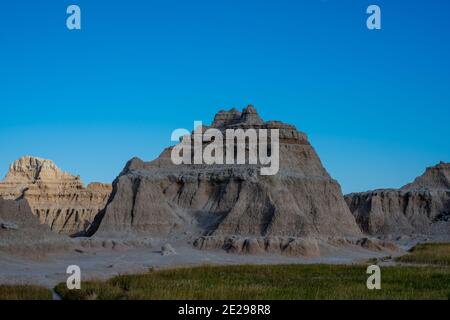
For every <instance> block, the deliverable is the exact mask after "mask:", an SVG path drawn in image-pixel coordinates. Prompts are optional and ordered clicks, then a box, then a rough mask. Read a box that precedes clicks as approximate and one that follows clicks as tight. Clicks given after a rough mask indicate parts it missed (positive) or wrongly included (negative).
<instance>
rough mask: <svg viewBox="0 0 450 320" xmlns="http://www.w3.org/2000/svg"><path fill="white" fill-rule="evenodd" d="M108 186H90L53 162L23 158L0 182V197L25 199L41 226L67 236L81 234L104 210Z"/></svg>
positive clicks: (109, 188) (108, 191)
mask: <svg viewBox="0 0 450 320" xmlns="http://www.w3.org/2000/svg"><path fill="white" fill-rule="evenodd" d="M110 192H111V186H110V185H107V184H101V183H92V184H89V185H88V186H87V187H84V185H83V182H82V181H81V179H80V177H78V176H73V175H71V174H69V173H67V172H63V171H61V170H60V169H59V168H58V167H57V166H56V165H55V164H54V163H53V162H52V161H50V160H47V159H41V158H36V157H30V156H25V157H22V158H20V159H19V160H17V161H15V162H14V163H13V164H12V165H11V166H10V168H9V171H8V173H7V175H6V177H5V179H4V180H3V181H2V182H0V198H3V199H9V200H18V199H25V200H26V201H27V202H28V203H29V205H30V207H31V210H32V213H33V214H34V215H35V216H37V217H38V219H39V221H40V223H41V224H47V225H48V226H49V227H50V229H51V230H53V231H56V232H58V233H62V234H67V235H77V234H78V235H79V234H83V233H84V232H85V231H86V230H87V229H88V228H89V227H90V224H91V223H92V221H93V219H94V217H95V216H96V215H97V214H98V212H99V211H100V210H101V209H103V208H104V206H105V205H106V202H107V200H108V197H109V195H110Z"/></svg>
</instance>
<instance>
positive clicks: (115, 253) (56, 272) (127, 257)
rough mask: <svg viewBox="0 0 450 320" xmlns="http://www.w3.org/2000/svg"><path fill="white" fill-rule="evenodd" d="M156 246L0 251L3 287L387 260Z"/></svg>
mask: <svg viewBox="0 0 450 320" xmlns="http://www.w3.org/2000/svg"><path fill="white" fill-rule="evenodd" d="M164 244H165V243H164V242H162V241H154V242H153V244H152V245H151V246H150V245H149V246H146V247H125V246H116V248H105V247H101V246H100V247H99V248H92V247H87V246H86V245H85V244H84V245H81V242H79V243H78V245H76V246H75V247H74V249H71V250H69V251H65V252H59V253H50V254H47V255H45V256H41V257H39V258H36V256H33V257H32V258H30V257H24V256H16V255H12V254H11V253H2V252H0V283H1V284H37V285H43V286H46V287H53V286H55V285H56V284H58V283H60V282H65V281H66V280H67V278H68V276H69V275H68V274H66V270H67V267H68V266H70V265H77V266H79V267H80V269H81V277H82V280H89V279H106V278H110V277H113V276H115V275H118V274H135V273H145V272H147V271H148V270H149V269H150V268H175V267H184V266H195V265H205V264H210V265H233V264H352V263H358V262H363V261H367V260H368V259H370V258H381V257H384V256H386V253H383V252H373V251H368V250H365V249H363V248H335V249H334V250H330V252H327V253H325V254H324V255H323V256H321V257H319V258H304V257H289V256H282V255H268V254H264V255H238V254H229V253H226V252H225V251H223V250H217V251H202V250H198V249H195V248H193V247H192V246H190V245H188V244H186V243H185V242H184V243H183V242H174V243H171V245H172V247H173V248H174V249H175V251H176V253H177V254H176V255H168V256H163V255H162V254H161V246H162V245H164Z"/></svg>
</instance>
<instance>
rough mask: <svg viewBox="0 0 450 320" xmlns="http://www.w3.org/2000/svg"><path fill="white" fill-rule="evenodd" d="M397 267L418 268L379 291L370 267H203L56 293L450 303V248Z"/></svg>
mask: <svg viewBox="0 0 450 320" xmlns="http://www.w3.org/2000/svg"><path fill="white" fill-rule="evenodd" d="M396 261H398V262H401V263H402V264H408V263H412V264H414V265H411V266H407V265H398V266H392V267H382V268H381V284H382V288H381V290H375V291H370V290H368V289H367V287H366V281H367V278H368V275H367V274H366V268H367V265H270V266H269V265H265V266H256V265H243V266H201V267H194V268H178V269H171V270H167V269H165V270H153V271H149V273H147V274H143V275H126V276H125V275H123V276H117V277H114V278H112V279H110V280H106V281H87V282H83V283H82V290H73V291H69V290H68V289H67V288H66V285H65V283H61V284H59V285H58V286H57V287H56V288H55V290H56V292H57V293H58V294H59V295H60V296H61V297H62V298H63V299H68V300H95V299H100V300H116V299H137V300H146V299H149V300H161V299H168V300H184V299H186V300H197V299H205V300H208V299H218V300H228V299H232V300H266V299H274V300H316V299H319V300H323V299H326V300H331V299H337V300H352V299H358V300H365V299H402V300H404V299H450V244H442V243H435V244H420V245H417V246H416V247H414V248H413V249H411V250H410V252H409V253H408V254H406V255H404V256H402V257H400V258H397V259H396ZM372 263H374V262H373V261H372V262H369V264H372ZM51 298H52V294H51V292H50V291H49V290H48V289H45V288H42V287H37V286H1V285H0V300H5V299H10V300H27V299H37V300H45V299H51Z"/></svg>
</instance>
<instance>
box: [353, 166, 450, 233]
mask: <svg viewBox="0 0 450 320" xmlns="http://www.w3.org/2000/svg"><path fill="white" fill-rule="evenodd" d="M345 199H346V201H347V203H348V205H349V208H350V210H351V211H352V213H353V215H354V216H355V218H356V221H357V222H358V224H359V225H360V227H361V229H362V230H363V231H364V232H366V233H368V234H371V235H394V236H401V235H408V236H412V235H416V234H429V235H433V234H434V235H447V236H448V235H450V163H443V162H441V163H439V164H438V165H436V166H433V167H429V168H427V169H426V171H425V173H424V174H423V175H421V176H419V177H418V178H416V179H415V180H414V182H412V183H410V184H407V185H405V186H404V187H402V188H400V189H398V190H397V189H380V190H374V191H368V192H362V193H352V194H349V195H347V196H345Z"/></svg>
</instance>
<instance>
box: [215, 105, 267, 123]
mask: <svg viewBox="0 0 450 320" xmlns="http://www.w3.org/2000/svg"><path fill="white" fill-rule="evenodd" d="M236 124H241V125H250V126H252V125H263V124H264V120H263V119H261V117H260V116H259V115H258V112H257V111H256V109H255V107H254V106H253V105H251V104H250V105H248V106H247V107H246V108H244V110H242V112H240V111H239V110H237V109H235V108H233V109H231V110H229V111H225V110H220V111H219V112H218V113H217V114H216V116H215V117H214V122H213V124H212V127H214V128H223V127H228V126H231V125H236Z"/></svg>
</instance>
